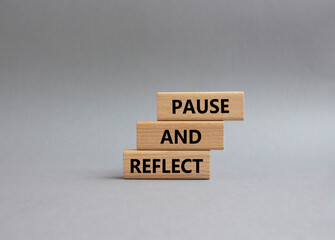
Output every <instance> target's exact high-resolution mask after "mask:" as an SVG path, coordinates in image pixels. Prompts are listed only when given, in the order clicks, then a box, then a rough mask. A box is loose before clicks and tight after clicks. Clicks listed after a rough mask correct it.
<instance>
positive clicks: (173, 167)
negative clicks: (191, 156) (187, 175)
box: [172, 159, 180, 173]
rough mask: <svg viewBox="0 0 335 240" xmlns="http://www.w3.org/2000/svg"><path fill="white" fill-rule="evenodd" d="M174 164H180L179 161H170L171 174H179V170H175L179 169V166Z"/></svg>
mask: <svg viewBox="0 0 335 240" xmlns="http://www.w3.org/2000/svg"><path fill="white" fill-rule="evenodd" d="M176 162H180V159H172V173H180V170H179V169H176V168H178V167H179V164H176Z"/></svg>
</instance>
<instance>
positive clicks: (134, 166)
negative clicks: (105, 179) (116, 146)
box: [123, 150, 210, 179]
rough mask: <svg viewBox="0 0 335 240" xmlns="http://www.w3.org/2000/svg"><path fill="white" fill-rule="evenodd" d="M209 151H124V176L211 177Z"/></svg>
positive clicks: (158, 177)
mask: <svg viewBox="0 0 335 240" xmlns="http://www.w3.org/2000/svg"><path fill="white" fill-rule="evenodd" d="M209 177H210V152H209V151H142V150H124V151H123V178H134V179H136V178H144V179H149V178H156V179H209Z"/></svg>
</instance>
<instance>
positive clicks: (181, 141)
mask: <svg viewBox="0 0 335 240" xmlns="http://www.w3.org/2000/svg"><path fill="white" fill-rule="evenodd" d="M223 125H224V123H223V121H138V122H137V149H138V150H158V149H159V150H211V149H213V150H215V149H223V142H224V141H223V139H224V137H223V136H224V127H223Z"/></svg>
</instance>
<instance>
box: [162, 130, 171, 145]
mask: <svg viewBox="0 0 335 240" xmlns="http://www.w3.org/2000/svg"><path fill="white" fill-rule="evenodd" d="M165 141H168V142H169V143H170V144H172V143H173V141H172V138H171V134H170V131H169V130H164V133H163V137H162V140H161V144H164V142H165Z"/></svg>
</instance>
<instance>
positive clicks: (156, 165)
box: [152, 158, 161, 173]
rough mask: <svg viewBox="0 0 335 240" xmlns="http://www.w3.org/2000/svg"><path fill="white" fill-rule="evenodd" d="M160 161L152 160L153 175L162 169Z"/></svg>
mask: <svg viewBox="0 0 335 240" xmlns="http://www.w3.org/2000/svg"><path fill="white" fill-rule="evenodd" d="M159 161H160V159H155V158H154V159H152V173H156V169H157V168H160V167H161V166H160V165H159V164H157V163H158V162H159Z"/></svg>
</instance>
